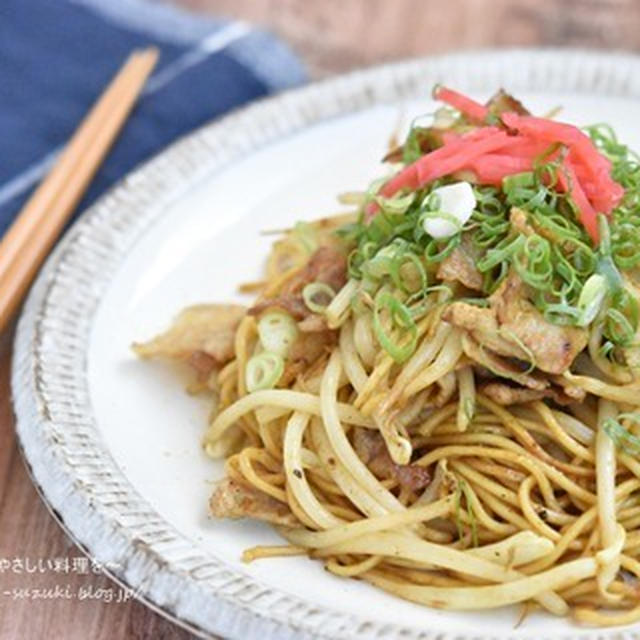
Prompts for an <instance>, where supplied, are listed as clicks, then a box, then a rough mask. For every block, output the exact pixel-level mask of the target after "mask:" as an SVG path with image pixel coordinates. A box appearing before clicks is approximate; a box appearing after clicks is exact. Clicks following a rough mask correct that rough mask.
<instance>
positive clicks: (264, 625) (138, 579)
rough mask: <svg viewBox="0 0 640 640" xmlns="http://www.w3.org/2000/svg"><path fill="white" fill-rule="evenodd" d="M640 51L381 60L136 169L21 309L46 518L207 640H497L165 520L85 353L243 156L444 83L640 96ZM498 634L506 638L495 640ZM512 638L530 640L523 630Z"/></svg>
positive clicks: (620, 636)
mask: <svg viewBox="0 0 640 640" xmlns="http://www.w3.org/2000/svg"><path fill="white" fill-rule="evenodd" d="M639 72H640V57H638V56H635V55H632V54H623V53H604V52H593V51H591V52H589V51H582V50H572V49H564V50H561V49H548V50H527V49H514V50H496V51H490V50H485V51H471V52H465V53H460V54H452V55H445V56H438V57H430V58H424V59H418V60H409V61H405V62H400V63H395V64H390V65H384V66H381V67H375V68H372V69H368V70H364V71H357V72H353V73H350V74H347V75H343V76H338V77H335V78H332V79H329V80H325V81H322V82H318V83H314V84H311V85H307V86H306V87H303V88H301V89H297V90H293V91H289V92H286V93H283V94H280V95H278V96H275V97H272V98H267V99H264V100H261V101H259V102H257V103H253V104H252V105H249V106H247V107H244V108H242V109H240V110H237V111H235V112H233V113H231V114H230V115H227V116H225V117H223V118H221V119H219V120H217V121H215V122H212V123H211V124H208V125H206V126H204V127H202V128H200V129H198V130H196V131H194V132H193V133H191V134H189V135H187V136H185V137H184V138H182V139H180V140H179V141H178V142H176V143H174V144H173V145H171V146H170V147H169V148H168V149H166V150H165V151H163V152H161V153H160V154H159V155H157V156H155V157H154V158H153V159H151V160H150V161H148V162H147V163H145V164H144V165H142V166H141V167H140V168H138V169H137V170H135V171H134V172H133V173H131V174H129V175H128V176H127V177H126V178H125V179H123V180H122V181H121V182H120V183H118V185H116V186H115V187H114V188H113V189H112V190H110V191H109V192H108V193H107V194H105V195H104V196H103V197H102V198H100V200H99V201H98V202H96V203H95V204H94V205H93V206H92V207H90V209H89V210H87V211H86V212H85V214H84V215H83V216H82V217H81V218H80V219H79V220H78V221H77V222H76V223H75V224H74V225H73V227H72V228H71V229H70V230H69V231H68V232H67V234H66V235H65V237H64V238H63V240H62V241H61V242H60V243H59V244H58V246H57V248H56V250H55V251H54V252H53V254H52V255H51V256H50V258H49V259H48V261H47V263H46V265H45V266H44V268H43V269H42V270H41V272H40V274H39V276H38V278H37V281H36V283H35V284H34V286H33V288H32V290H31V292H30V295H29V297H28V300H27V302H26V304H25V306H24V309H23V312H22V315H21V318H20V321H19V323H18V328H17V332H16V338H15V344H14V355H13V368H12V394H13V403H14V409H15V413H16V419H17V427H16V429H17V435H18V440H19V444H20V447H21V449H22V451H23V454H24V456H25V459H26V461H27V465H28V468H29V471H30V473H31V475H32V478H33V480H34V483H35V484H36V487H37V488H38V491H39V493H40V495H41V496H42V497H43V499H44V501H45V503H46V504H47V505H48V507H49V509H50V510H51V511H52V512H53V513H54V514H55V515H56V517H57V519H58V520H59V521H60V522H61V523H62V524H63V526H64V529H65V530H66V531H67V533H69V534H70V536H71V537H72V539H73V540H74V541H75V542H76V543H78V544H79V545H80V546H81V548H83V549H85V550H86V551H87V552H88V553H89V554H90V555H91V556H92V557H94V558H95V559H96V560H97V561H99V562H101V563H113V564H114V565H116V566H118V567H119V568H118V569H116V570H114V571H112V572H111V573H112V577H114V578H115V579H116V580H117V581H118V582H120V583H121V584H124V585H127V586H129V587H131V588H132V589H133V590H134V591H135V592H136V593H137V594H138V597H139V598H140V599H141V600H142V601H143V602H145V603H146V604H147V605H149V606H151V607H152V608H154V609H155V610H157V611H159V612H161V613H162V614H163V615H165V616H167V617H169V618H170V619H172V620H173V621H175V622H176V623H178V624H181V625H182V626H185V627H187V628H189V629H191V630H192V631H194V632H197V633H199V634H203V635H210V634H221V635H223V636H226V637H234V638H235V637H241V638H247V639H249V638H261V639H262V640H270V639H274V640H276V639H278V640H298V639H302V638H312V637H325V638H337V637H349V638H358V639H360V638H362V639H364V638H371V637H376V638H380V639H383V638H396V637H402V638H405V639H406V640H413V639H415V640H418V639H419V640H436V639H437V640H472V639H473V640H493V639H494V638H496V636H494V635H492V634H491V631H489V630H487V631H484V630H483V631H478V632H476V631H474V632H469V633H467V632H464V633H460V632H455V633H448V632H446V631H440V630H438V631H429V630H424V629H420V628H416V627H403V626H399V625H391V624H387V623H383V622H380V621H377V620H367V619H364V618H361V617H357V616H355V615H352V614H348V613H345V612H341V611H338V610H333V609H330V608H327V607H322V606H318V605H316V604H314V603H313V602H309V601H305V600H302V599H300V598H297V597H295V596H292V595H290V594H288V593H285V592H282V591H279V590H278V589H275V588H273V587H271V586H267V585H264V584H261V583H260V582H258V581H257V580H254V579H252V578H250V577H248V576H246V575H245V574H243V573H240V572H238V571H237V570H234V569H233V568H232V567H231V566H229V565H228V564H226V563H225V561H224V559H221V558H216V557H214V556H212V555H211V554H205V553H204V552H203V551H202V550H201V549H200V548H198V547H197V545H196V544H195V543H192V542H191V541H189V540H188V539H187V538H186V537H185V536H183V535H181V534H180V533H178V532H177V531H176V530H175V529H174V528H173V527H172V526H171V525H170V524H169V523H168V522H166V521H164V520H163V519H162V518H161V517H160V516H159V515H158V514H157V513H156V512H155V511H154V510H153V509H152V507H151V506H150V505H148V504H147V503H146V502H145V501H144V499H142V498H141V496H140V495H139V494H138V493H137V492H136V490H135V489H134V488H133V487H132V486H131V484H130V483H129V482H128V480H127V478H126V476H125V474H124V473H122V472H121V471H120V470H119V468H118V467H117V465H116V464H115V461H114V460H113V458H112V457H111V455H110V453H109V451H108V450H107V448H106V446H105V444H104V442H103V441H102V439H101V437H100V433H99V431H98V429H97V426H96V424H95V421H94V418H93V412H92V407H91V401H90V396H89V389H88V383H87V375H86V372H87V350H88V344H89V340H90V332H91V327H92V321H93V318H94V316H95V313H96V310H97V308H98V306H99V303H100V300H101V297H102V294H103V293H104V292H105V291H106V289H107V288H108V286H109V284H110V282H111V280H112V278H113V276H114V274H115V272H116V271H117V269H118V267H119V265H120V264H121V262H122V260H123V259H124V258H125V257H126V255H127V253H128V251H129V250H130V249H131V247H132V246H133V245H134V244H135V242H136V241H137V239H138V238H139V237H140V236H141V235H142V234H144V232H145V230H146V229H148V228H149V226H150V225H151V224H153V222H154V220H156V219H158V218H159V217H160V216H162V214H163V212H164V211H165V210H166V207H167V206H168V205H170V204H171V203H172V202H174V201H175V200H176V199H179V198H180V197H181V196H182V195H183V194H184V193H186V192H187V191H188V190H189V188H190V187H192V186H193V185H194V184H197V182H198V181H199V180H200V179H202V178H204V177H206V176H209V175H213V174H215V173H216V172H217V171H220V170H223V169H224V168H225V167H226V166H228V165H229V164H230V163H232V162H234V161H235V160H236V159H238V158H241V157H242V155H243V154H244V153H246V152H247V151H250V150H252V149H255V148H257V147H262V146H266V145H268V144H269V143H272V142H274V141H276V140H279V139H281V138H283V137H285V136H287V135H292V134H295V133H297V132H299V131H302V130H303V129H305V128H306V127H309V126H311V125H313V124H314V123H318V122H321V121H323V120H326V119H328V118H331V117H337V116H341V115H346V114H348V113H354V112H357V111H359V110H362V109H366V108H368V107H372V106H374V105H376V104H387V103H394V102H398V101H402V100H406V99H411V98H416V97H418V96H420V95H424V93H425V87H429V86H431V85H432V84H433V83H435V82H437V81H441V80H446V81H447V82H449V83H451V84H453V85H455V86H458V87H461V88H463V89H466V90H470V91H473V90H480V89H483V88H487V87H490V86H498V85H502V84H504V85H507V86H509V88H510V89H512V90H513V91H514V92H517V91H553V90H556V91H569V92H575V93H580V92H588V93H594V92H602V93H603V94H606V95H608V96H620V97H628V98H636V99H640V73H639ZM499 637H500V638H502V639H505V640H506V638H507V636H503V635H501V636H499ZM508 637H509V638H512V639H513V640H517V639H522V638H527V637H531V636H530V634H528V633H527V632H526V631H525V632H519V631H517V630H514V632H513V633H512V634H510V635H509V636H508ZM554 638H555V639H556V640H586V639H589V640H596V639H597V640H637V639H638V638H640V632H638V631H636V630H627V631H619V630H581V629H579V628H576V629H575V630H569V631H567V632H563V633H561V634H558V635H556V636H554Z"/></svg>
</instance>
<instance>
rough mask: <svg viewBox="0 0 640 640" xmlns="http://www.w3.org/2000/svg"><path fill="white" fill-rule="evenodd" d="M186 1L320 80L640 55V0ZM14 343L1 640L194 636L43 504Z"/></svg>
mask: <svg viewBox="0 0 640 640" xmlns="http://www.w3.org/2000/svg"><path fill="white" fill-rule="evenodd" d="M177 1H178V3H179V4H182V5H184V6H187V7H190V8H192V9H195V10H198V11H203V12H207V11H208V12H212V13H216V14H225V15H229V16H233V17H240V18H244V19H247V20H252V21H255V22H258V23H260V24H262V25H265V26H267V27H268V28H270V29H272V30H273V31H275V32H276V33H277V34H279V35H280V36H282V37H283V38H285V39H286V40H288V41H289V42H290V43H291V45H292V47H293V48H294V50H295V51H296V52H297V53H298V54H299V55H301V57H302V58H303V59H305V61H306V62H307V64H308V66H309V68H310V69H311V71H312V73H313V75H315V76H323V75H328V74H331V73H335V72H339V71H343V70H346V69H350V68H353V67H357V66H362V65H366V64H373V63H375V62H379V61H386V60H391V59H397V58H402V57H407V56H411V55H424V54H428V53H433V52H441V51H446V50H453V49H459V48H469V47H482V46H515V45H523V46H525V45H528V46H531V45H550V46H563V45H571V46H586V47H600V48H624V49H628V50H638V49H640V36H639V35H638V34H639V33H640V2H638V1H637V0H572V1H566V0H544V1H540V0H491V1H490V2H489V0H448V1H447V2H446V3H444V2H442V0H177ZM489 7H490V10H488V8H489ZM11 341H12V332H11V331H8V332H6V333H5V334H4V335H2V336H0V443H1V446H0V640H4V639H7V638H8V639H11V640H13V639H16V640H18V639H19V640H32V639H39V638H43V637H49V638H54V639H58V638H65V639H66V640H80V639H84V638H92V639H93V640H118V639H120V638H124V639H128V638H153V639H154V640H162V639H165V638H167V639H178V640H181V639H183V638H189V637H190V636H189V634H188V633H187V632H185V631H183V630H181V629H179V628H177V627H175V626H174V625H173V624H171V623H170V622H168V621H166V620H164V619H163V618H162V617H160V616H158V615H157V614H155V613H152V612H151V611H150V610H148V609H147V608H146V607H144V606H143V605H141V604H140V603H138V602H136V601H134V600H130V601H126V602H124V603H122V602H120V603H118V602H115V601H112V602H109V599H113V600H117V599H118V597H119V596H122V595H125V596H126V594H123V593H122V592H120V590H119V589H118V587H117V586H115V585H113V584H112V583H111V582H110V581H109V580H108V579H107V578H106V577H104V576H102V575H99V574H94V573H93V572H92V570H91V568H90V567H89V568H87V566H86V563H85V562H84V561H83V559H82V554H81V552H80V551H79V550H78V549H76V548H75V547H74V545H73V544H71V543H70V542H69V541H68V539H67V538H66V537H65V535H64V534H63V532H62V531H61V530H60V529H59V528H58V525H57V524H56V523H55V521H54V520H53V519H52V517H51V516H50V514H49V513H48V511H47V510H46V508H45V507H44V506H43V504H42V502H41V501H40V499H39V497H38V495H37V494H36V492H35V490H34V488H33V487H32V485H31V483H30V481H29V478H28V475H27V473H26V471H25V467H24V464H23V462H22V460H21V458H20V454H19V452H18V450H17V448H16V444H15V436H14V431H13V414H12V410H11V403H10V390H9V368H10V358H11ZM56 589H57V590H58V591H56ZM5 592H6V593H5ZM65 594H73V596H74V597H72V598H68V599H67V597H66V595H65Z"/></svg>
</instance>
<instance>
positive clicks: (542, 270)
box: [513, 234, 553, 291]
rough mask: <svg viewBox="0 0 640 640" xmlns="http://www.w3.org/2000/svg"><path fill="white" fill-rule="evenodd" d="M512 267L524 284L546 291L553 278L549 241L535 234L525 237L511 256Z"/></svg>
mask: <svg viewBox="0 0 640 640" xmlns="http://www.w3.org/2000/svg"><path fill="white" fill-rule="evenodd" d="M513 266H514V267H515V270H516V272H517V273H518V275H519V276H520V278H522V281H523V282H525V283H526V284H528V285H530V286H532V287H534V288H535V289H540V290H543V291H544V290H545V289H548V288H549V287H550V286H551V281H552V278H553V264H552V262H551V245H550V244H549V241H548V240H546V239H545V238H543V237H542V236H539V235H537V234H534V235H531V236H527V238H526V239H525V241H524V243H523V244H522V245H521V246H520V247H518V249H517V250H516V251H515V252H514V254H513Z"/></svg>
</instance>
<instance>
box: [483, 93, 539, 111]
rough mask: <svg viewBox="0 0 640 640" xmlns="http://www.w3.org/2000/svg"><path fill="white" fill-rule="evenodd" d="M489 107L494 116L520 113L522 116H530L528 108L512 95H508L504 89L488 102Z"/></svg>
mask: <svg viewBox="0 0 640 640" xmlns="http://www.w3.org/2000/svg"><path fill="white" fill-rule="evenodd" d="M487 107H489V111H491V113H492V114H493V115H500V114H502V113H518V114H519V115H521V116H528V115H530V113H529V111H528V110H527V108H526V107H525V106H524V105H523V104H522V102H520V100H517V99H516V98H514V97H513V96H512V95H511V94H510V93H507V92H506V91H505V90H504V89H500V90H499V91H498V92H497V93H496V94H494V95H493V96H492V98H491V100H489V102H487Z"/></svg>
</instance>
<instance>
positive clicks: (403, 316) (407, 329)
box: [373, 291, 418, 363]
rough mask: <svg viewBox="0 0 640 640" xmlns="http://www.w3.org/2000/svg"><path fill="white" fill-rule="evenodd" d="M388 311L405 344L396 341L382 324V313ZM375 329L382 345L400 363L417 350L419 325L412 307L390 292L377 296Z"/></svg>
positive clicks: (374, 317) (374, 319)
mask: <svg viewBox="0 0 640 640" xmlns="http://www.w3.org/2000/svg"><path fill="white" fill-rule="evenodd" d="M383 311H387V313H388V315H389V319H390V321H391V325H392V326H393V327H396V328H397V329H399V330H400V332H401V334H402V337H403V338H405V337H407V338H408V339H405V340H403V341H402V342H403V344H400V343H396V342H394V341H393V340H392V339H391V338H390V337H389V335H388V333H387V332H386V331H385V328H384V327H383V326H382V320H381V317H380V316H381V314H382V312H383ZM373 330H374V333H375V335H376V338H377V339H378V342H379V343H380V346H381V347H382V348H383V349H384V350H385V351H386V352H387V353H388V354H389V355H390V356H391V357H392V358H393V359H394V360H395V361H396V362H398V363H402V362H405V361H406V360H407V359H408V358H409V357H410V356H411V354H412V353H413V352H414V351H415V348H416V344H417V342H418V327H417V326H416V323H415V321H414V319H413V316H412V314H411V311H410V309H409V308H408V307H407V306H406V305H404V304H403V303H402V302H400V300H397V299H396V298H394V297H393V296H392V295H391V294H390V293H387V292H384V291H383V292H381V293H380V294H378V296H376V299H375V306H374V309H373Z"/></svg>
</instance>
